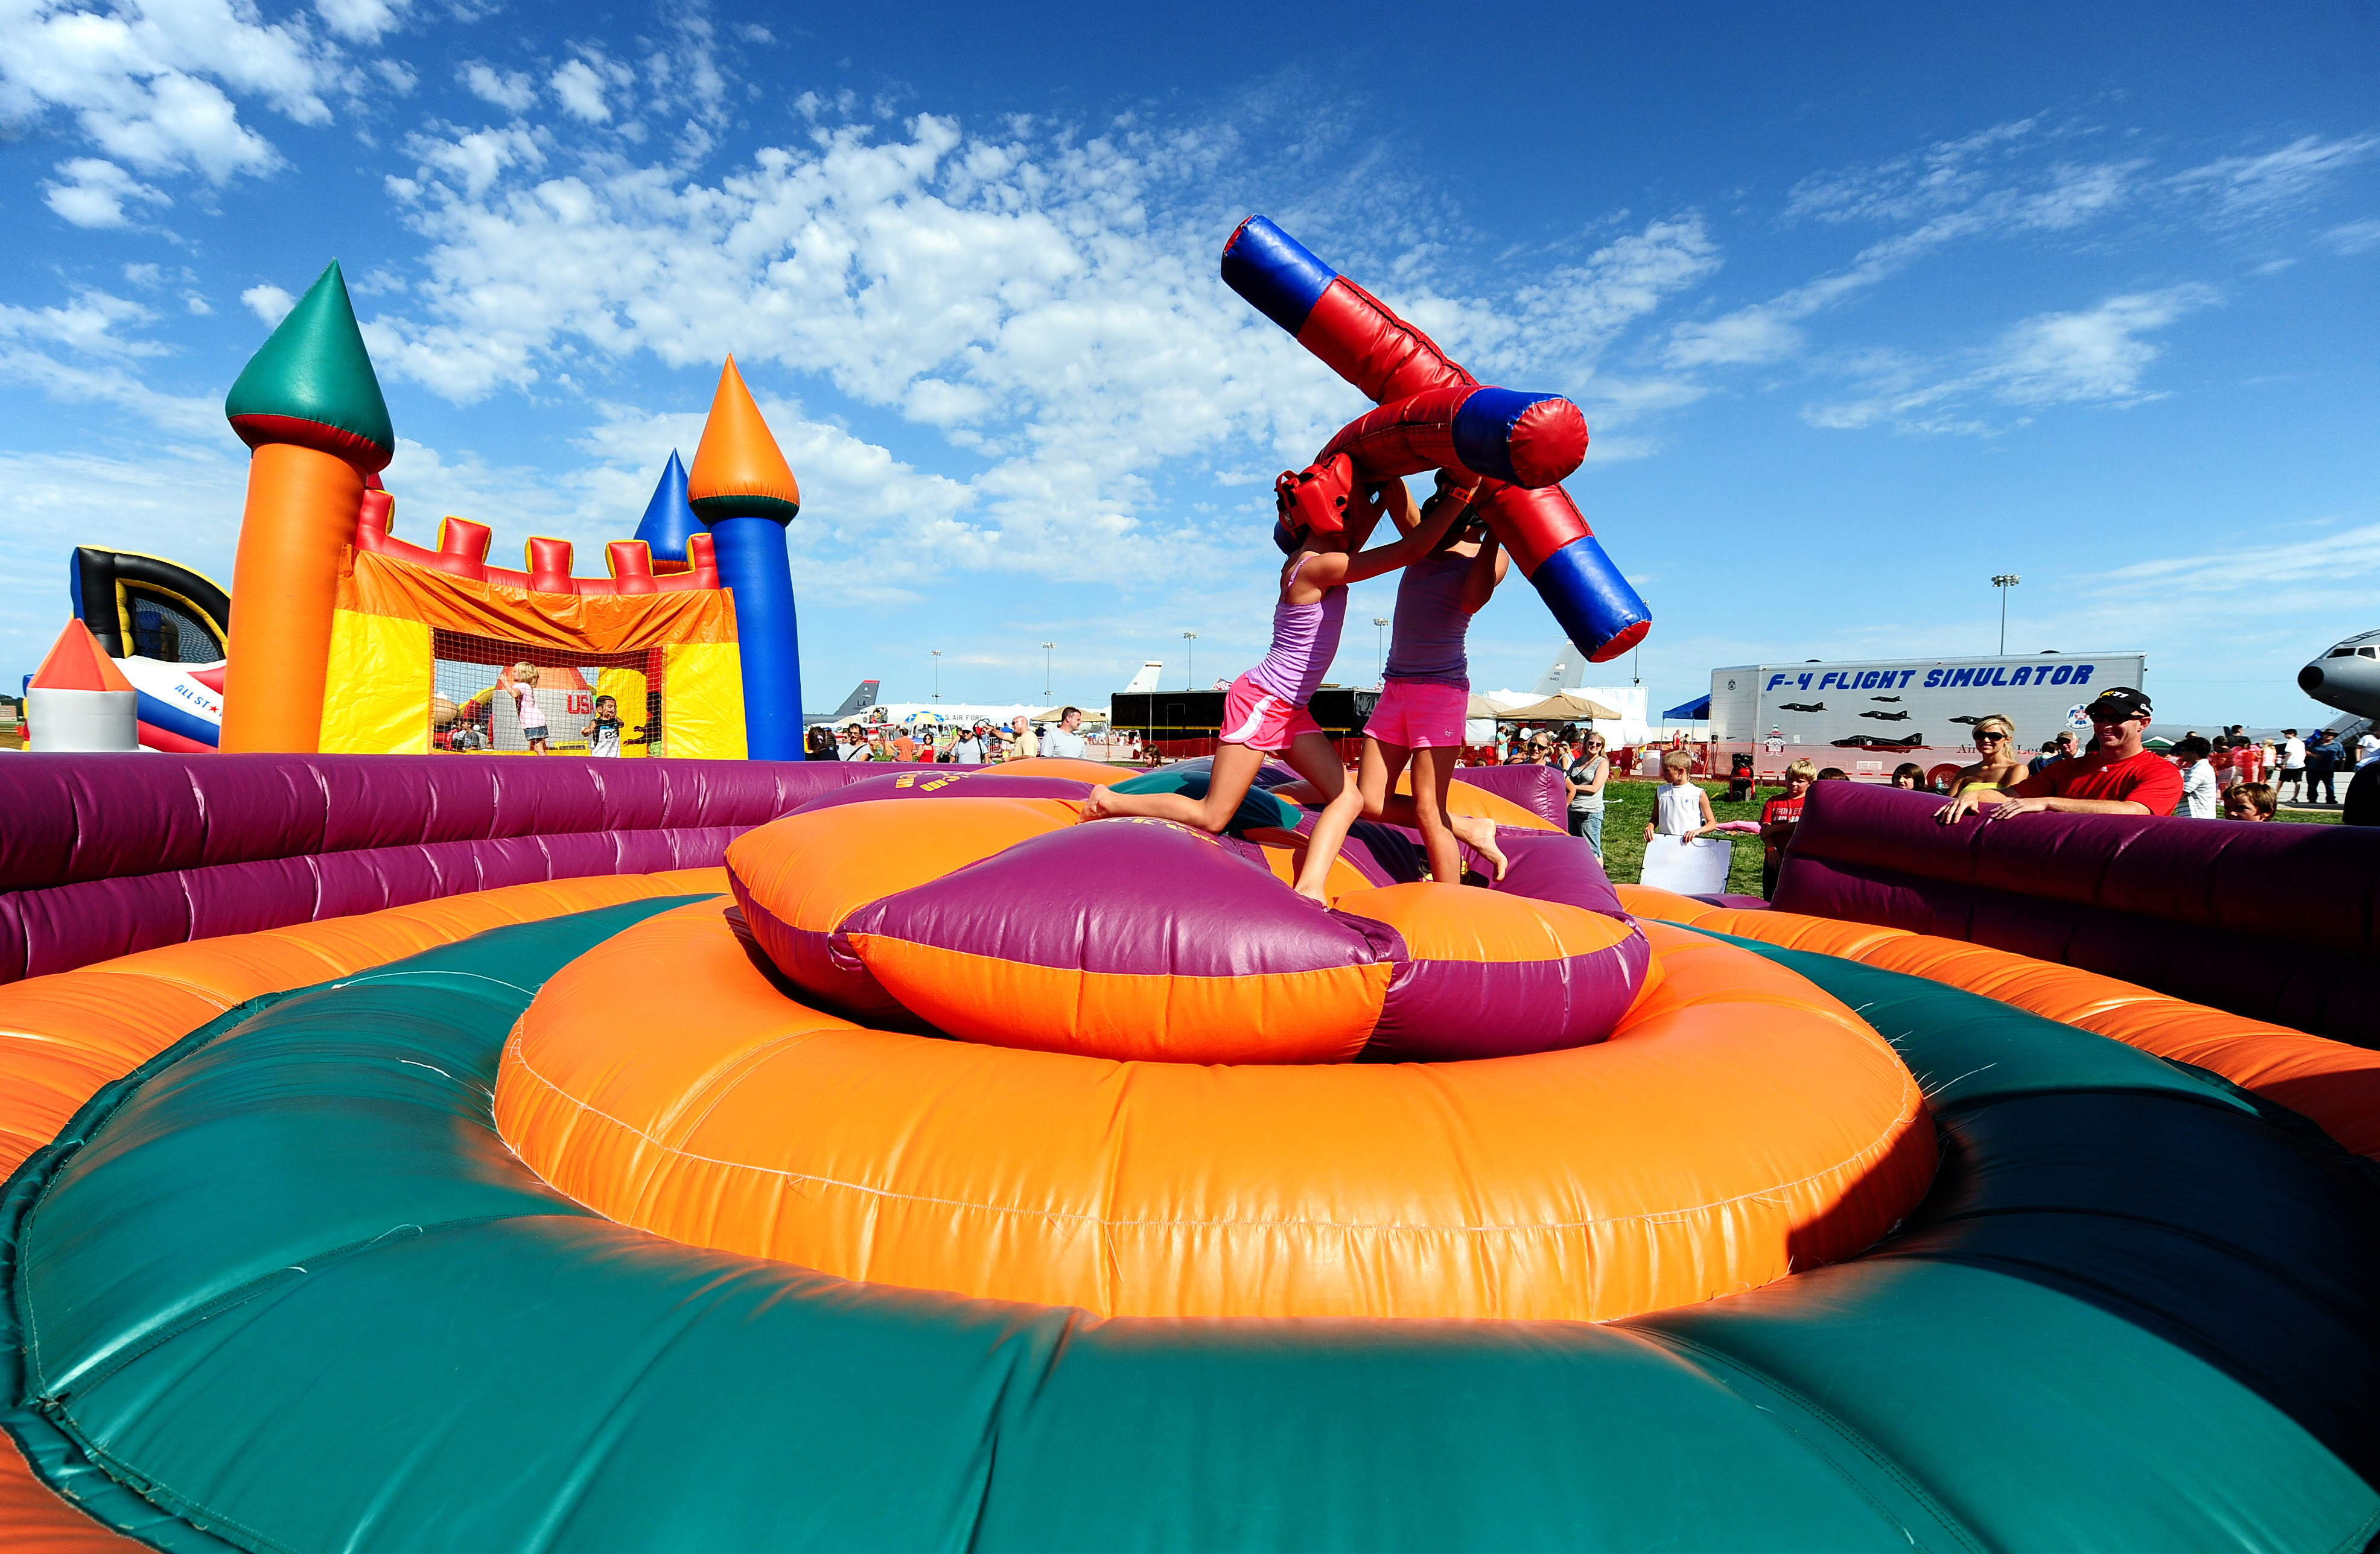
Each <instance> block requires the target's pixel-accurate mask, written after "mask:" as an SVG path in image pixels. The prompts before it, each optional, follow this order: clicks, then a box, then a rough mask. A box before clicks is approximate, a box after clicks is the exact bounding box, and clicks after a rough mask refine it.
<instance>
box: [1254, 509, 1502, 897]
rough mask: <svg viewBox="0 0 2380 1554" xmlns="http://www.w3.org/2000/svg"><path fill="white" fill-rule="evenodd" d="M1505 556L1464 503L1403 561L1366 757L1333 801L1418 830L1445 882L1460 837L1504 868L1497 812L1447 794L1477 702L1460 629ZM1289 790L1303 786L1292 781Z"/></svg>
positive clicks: (1466, 626)
mask: <svg viewBox="0 0 2380 1554" xmlns="http://www.w3.org/2000/svg"><path fill="white" fill-rule="evenodd" d="M1440 480H1444V477H1443V476H1441V477H1440ZM1507 565H1508V562H1507V559H1506V557H1505V555H1504V552H1503V548H1502V547H1501V546H1500V545H1499V544H1498V543H1497V542H1496V540H1495V539H1494V538H1493V537H1492V536H1491V535H1489V534H1488V530H1487V527H1486V526H1485V525H1484V524H1481V523H1478V522H1475V521H1474V519H1473V518H1472V516H1471V515H1470V514H1469V512H1468V511H1467V510H1466V511H1465V513H1464V514H1463V516H1462V518H1461V519H1460V520H1459V521H1457V522H1456V523H1455V524H1453V525H1452V526H1451V527H1450V528H1449V529H1448V530H1447V534H1446V538H1445V539H1444V540H1442V541H1441V542H1440V543H1439V546H1438V547H1437V549H1435V550H1433V551H1431V552H1429V553H1428V554H1427V555H1425V556H1422V557H1420V558H1419V559H1417V560H1415V562H1414V563H1413V564H1412V565H1409V566H1407V567H1406V568H1405V574H1404V576H1403V577H1401V578H1399V579H1398V581H1397V608H1396V624H1395V627H1394V630H1393V632H1392V634H1391V635H1390V638H1389V661H1388V662H1387V664H1386V665H1384V666H1383V668H1382V672H1381V679H1380V701H1379V705H1378V707H1376V708H1374V709H1373V710H1372V716H1371V721H1370V722H1367V723H1366V724H1365V726H1364V759H1363V764H1362V765H1361V766H1360V767H1359V768H1358V769H1357V771H1356V776H1355V785H1354V787H1353V788H1349V789H1347V790H1346V791H1345V793H1344V794H1343V795H1342V796H1340V797H1338V798H1335V799H1333V800H1331V801H1330V803H1331V805H1332V806H1335V807H1342V808H1343V809H1345V810H1346V812H1347V813H1346V819H1345V822H1344V824H1345V825H1353V824H1354V819H1355V817H1356V816H1357V815H1358V814H1360V815H1361V816H1362V817H1363V818H1364V819H1367V820H1386V821H1387V822H1388V823H1389V824H1390V825H1398V826H1409V827H1411V828H1413V829H1414V830H1415V831H1417V832H1421V840H1422V847H1423V849H1424V851H1425V852H1427V854H1428V856H1429V874H1430V878H1431V879H1433V880H1443V881H1445V882H1446V883H1448V884H1452V883H1454V882H1456V881H1457V880H1461V879H1462V878H1463V854H1462V851H1461V849H1460V848H1458V847H1457V846H1456V845H1455V844H1456V842H1457V841H1458V840H1460V841H1463V842H1467V843H1469V844H1471V845H1472V846H1473V847H1474V848H1475V849H1477V850H1478V852H1479V853H1480V855H1481V856H1484V857H1485V858H1487V860H1488V864H1489V866H1490V867H1491V868H1494V869H1495V871H1496V878H1498V879H1499V880H1500V879H1502V878H1503V877H1504V855H1503V853H1502V851H1501V850H1500V849H1499V848H1498V847H1497V845H1496V822H1495V821H1493V820H1490V819H1486V818H1484V817H1480V816H1466V815H1449V814H1448V813H1447V812H1446V800H1447V792H1448V790H1449V788H1450V787H1451V785H1452V784H1453V782H1454V762H1455V758H1456V757H1457V756H1459V755H1460V754H1461V753H1462V750H1463V714H1464V713H1465V711H1466V710H1468V709H1469V707H1470V705H1471V663H1470V659H1469V657H1468V655H1467V654H1466V652H1465V650H1464V647H1463V638H1464V637H1465V636H1466V635H1467V634H1468V633H1469V632H1470V630H1471V617H1472V616H1474V615H1475V614H1477V613H1479V612H1480V611H1481V610H1483V609H1485V608H1486V607H1487V604H1488V598H1489V597H1490V596H1491V595H1493V594H1494V593H1495V591H1496V585H1497V584H1499V583H1500V582H1502V581H1503V580H1504V572H1505V568H1506V566H1507ZM1408 760H1410V761H1411V762H1412V764H1413V794H1412V795H1411V796H1410V797H1408V796H1407V795H1403V794H1401V793H1398V792H1396V791H1395V785H1396V781H1397V777H1398V774H1399V773H1401V772H1403V771H1404V769H1405V765H1406V762H1407V761H1408ZM1284 796H1297V795H1294V794H1293V793H1289V792H1286V791H1285V792H1284ZM1323 814H1324V819H1323V821H1322V822H1321V823H1318V824H1317V825H1316V827H1315V833H1316V834H1317V835H1320V834H1321V832H1322V827H1323V825H1324V824H1328V823H1330V819H1331V816H1330V807H1326V808H1325V809H1324V812H1323ZM1342 834H1343V826H1342Z"/></svg>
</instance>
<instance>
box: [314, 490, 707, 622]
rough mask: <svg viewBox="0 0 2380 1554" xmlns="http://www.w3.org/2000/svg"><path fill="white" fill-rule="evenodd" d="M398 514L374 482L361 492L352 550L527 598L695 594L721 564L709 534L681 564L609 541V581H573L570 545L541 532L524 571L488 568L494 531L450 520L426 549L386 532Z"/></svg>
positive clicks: (690, 544) (640, 544) (635, 544)
mask: <svg viewBox="0 0 2380 1554" xmlns="http://www.w3.org/2000/svg"><path fill="white" fill-rule="evenodd" d="M395 509H396V502H395V498H393V497H391V496H390V495H389V493H388V492H385V491H382V490H380V489H378V487H377V485H376V484H375V485H374V486H373V487H372V488H370V489H367V490H366V491H365V492H364V496H363V502H362V503H361V504H360V505H359V506H358V509H357V512H356V549H357V550H358V551H369V552H371V553H372V554H374V555H381V556H387V557H389V558H390V559H392V560H395V561H403V562H409V563H411V564H412V565H416V566H427V567H431V568H432V569H434V570H436V571H440V572H445V573H450V574H452V575H453V576H455V577H468V578H470V579H471V580H472V581H474V582H480V583H494V584H496V585H498V586H499V587H503V588H512V589H526V590H528V591H529V592H532V593H568V594H577V595H579V596H580V597H582V598H596V597H605V596H611V595H619V594H646V593H684V592H686V591H688V590H690V589H715V588H717V587H719V563H718V559H717V557H716V555H715V554H714V553H713V552H712V550H711V543H710V535H708V534H696V535H691V536H689V537H688V538H687V540H686V563H685V564H683V565H679V564H674V563H667V562H664V563H662V564H660V565H655V563H654V561H653V559H652V552H651V551H650V549H649V548H648V547H647V546H646V544H645V542H644V541H643V540H612V541H610V542H608V543H607V544H605V545H604V547H603V560H604V564H605V565H606V566H607V567H608V568H609V570H610V573H611V576H609V577H572V576H571V573H570V568H571V564H572V551H573V547H572V545H571V543H570V541H569V540H553V539H548V538H546V537H545V536H543V535H531V536H530V537H529V540H528V544H527V545H526V546H524V547H523V550H524V552H525V553H524V554H523V557H522V559H523V561H525V562H526V563H527V564H528V568H527V570H525V571H515V570H514V569H513V568H511V567H508V566H491V565H488V546H489V544H490V543H491V542H492V540H494V538H495V531H494V530H493V529H492V528H489V527H488V526H487V525H486V524H479V523H473V522H472V521H471V520H470V519H468V518H457V517H451V516H450V517H448V518H445V519H443V521H441V522H440V524H439V526H438V548H437V549H436V550H434V551H431V550H424V549H423V548H422V547H421V546H419V545H416V544H413V543H411V542H410V541H408V540H399V539H398V538H396V536H395V535H394V534H392V533H391V532H389V531H390V529H391V528H392V527H393V526H392V522H391V520H392V518H393V517H394V516H395Z"/></svg>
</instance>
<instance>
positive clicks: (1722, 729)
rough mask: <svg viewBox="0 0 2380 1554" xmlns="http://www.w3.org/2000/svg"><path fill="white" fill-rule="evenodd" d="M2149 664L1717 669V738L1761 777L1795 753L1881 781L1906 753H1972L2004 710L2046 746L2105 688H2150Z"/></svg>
mask: <svg viewBox="0 0 2380 1554" xmlns="http://www.w3.org/2000/svg"><path fill="white" fill-rule="evenodd" d="M2147 663H2148V661H2147V659H2146V658H2145V657H2144V656H2143V655H2142V654H2140V653H2038V654H2034V655H2032V656H2030V657H2025V658H1991V657H1984V658H1939V659H1870V660H1864V661H1862V662H1851V663H1820V662H1811V663H1759V664H1742V665H1738V666H1737V667H1735V668H1732V669H1715V670H1713V671H1711V701H1710V720H1711V739H1712V741H1713V743H1714V744H1716V745H1717V746H1718V747H1720V748H1721V749H1722V750H1726V749H1730V748H1731V749H1739V750H1740V749H1745V748H1750V749H1752V750H1753V751H1754V752H1755V764H1756V766H1757V769H1758V771H1759V772H1760V774H1761V776H1762V778H1763V780H1767V779H1768V777H1769V774H1770V773H1771V771H1782V770H1783V767H1784V765H1785V762H1786V761H1787V760H1790V759H1794V757H1796V756H1807V757H1809V758H1810V759H1813V760H1815V761H1816V762H1817V763H1818V764H1819V765H1820V766H1822V767H1823V766H1828V765H1833V766H1840V767H1841V768H1842V769H1843V770H1844V771H1850V772H1852V775H1854V776H1856V777H1865V778H1868V779H1870V780H1875V779H1876V778H1878V777H1879V776H1880V775H1881V774H1883V773H1887V772H1889V771H1891V770H1892V768H1893V767H1895V766H1897V765H1899V764H1900V762H1902V761H1904V760H1907V761H1915V762H1916V763H1917V764H1918V765H1920V766H1924V767H1926V768H1927V769H1928V770H1931V769H1932V768H1933V767H1934V766H1937V765H1939V764H1942V763H1943V762H1945V761H1949V760H1952V759H1957V760H1960V761H1961V762H1963V761H1969V760H1973V759H1974V738H1973V735H1974V727H1975V720H1976V719H1978V718H1985V717H1989V716H1990V715H1991V714H1993V713H1995V712H1998V713H1999V714H2001V715H2002V716H2004V717H2007V718H2009V719H2010V720H2012V721H2013V722H2015V724H2016V736H2017V740H2018V742H2019V743H2020V744H2021V745H2022V746H2023V747H2025V748H2026V749H2028V750H2034V749H2038V748H2039V747H2041V744H2042V742H2043V741H2044V740H2046V739H2054V738H2056V737H2057V736H2058V731H2059V730H2060V729H2063V728H2069V727H2073V728H2078V729H2080V728H2083V727H2087V726H2088V722H2087V720H2085V719H2084V718H2083V706H2084V704H2086V703H2087V702H2089V701H2090V699H2091V698H2093V697H2095V696H2096V695H2098V694H2099V693H2100V692H2101V691H2103V690H2105V689H2107V687H2108V686H2136V687H2138V688H2140V689H2142V690H2147V689H2148V686H2147V685H2146V684H2145V676H2146V674H2147ZM1722 770H1724V768H1723V767H1722Z"/></svg>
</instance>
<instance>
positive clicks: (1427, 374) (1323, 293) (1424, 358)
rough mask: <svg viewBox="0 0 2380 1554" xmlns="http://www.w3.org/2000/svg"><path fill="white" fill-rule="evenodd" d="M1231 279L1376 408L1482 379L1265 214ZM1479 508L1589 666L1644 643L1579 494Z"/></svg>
mask: <svg viewBox="0 0 2380 1554" xmlns="http://www.w3.org/2000/svg"><path fill="white" fill-rule="evenodd" d="M1223 280H1224V282H1225V283H1226V284H1227V285H1230V286H1231V288H1232V289H1233V291H1236V292H1238V293H1239V294H1240V296H1241V297H1245V299H1246V300H1247V302H1248V303H1249V305H1250V306H1252V307H1254V308H1255V309H1256V310H1257V311H1258V312H1260V313H1262V314H1264V315H1265V317H1267V318H1269V319H1270V320H1272V322H1275V323H1277V324H1279V325H1281V328H1283V329H1285V330H1287V331H1289V333H1290V334H1292V335H1293V337H1295V339H1296V341H1297V343H1298V344H1299V345H1301V346H1305V348H1306V349H1307V350H1309V351H1312V352H1313V353H1314V354H1315V355H1316V356H1318V357H1319V358H1321V359H1322V361H1323V362H1324V364H1325V365H1327V366H1328V367H1330V370H1332V371H1334V372H1336V373H1338V374H1339V375H1340V376H1341V377H1342V378H1344V379H1346V380H1347V381H1348V382H1350V383H1353V384H1354V385H1355V387H1356V388H1358V389H1360V390H1362V391H1363V392H1364V393H1365V394H1366V395H1368V396H1369V397H1370V398H1371V399H1372V400H1373V401H1374V402H1375V403H1376V404H1381V405H1386V404H1390V403H1391V402H1394V401H1398V400H1404V399H1409V398H1411V397H1412V396H1414V395H1420V394H1425V393H1427V392H1428V391H1431V390H1438V389H1463V388H1475V387H1476V386H1478V382H1479V380H1478V379H1476V378H1475V377H1473V376H1472V375H1471V374H1470V373H1469V372H1468V371H1465V370H1463V366H1462V364H1461V363H1459V362H1457V361H1455V360H1454V358H1451V357H1450V356H1448V355H1447V354H1446V353H1445V352H1444V351H1443V350H1441V349H1439V346H1438V343H1437V342H1436V341H1434V340H1432V339H1431V338H1430V337H1429V336H1428V335H1427V334H1423V333H1422V332H1421V331H1420V330H1418V329H1415V327H1414V326H1413V325H1412V324H1409V323H1407V322H1405V321H1404V320H1403V319H1401V318H1399V317H1397V315H1396V314H1395V313H1394V312H1392V311H1390V309H1389V307H1388V305H1387V304H1385V303H1383V302H1382V301H1380V299H1379V298H1378V297H1374V296H1373V295H1372V294H1371V293H1370V292H1367V291H1366V290H1365V289H1364V288H1363V287H1362V286H1359V285H1356V284H1355V283H1354V282H1353V281H1351V280H1349V279H1347V277H1346V276H1344V275H1342V274H1340V273H1338V272H1337V271H1335V270H1333V269H1331V268H1330V266H1329V265H1327V264H1325V263H1323V262H1322V261H1320V260H1318V259H1317V258H1315V257H1314V255H1313V254H1312V253H1310V252H1308V251H1307V250H1306V249H1305V247H1304V245H1302V244H1300V243H1299V242H1298V241H1297V239H1296V238H1294V237H1291V236H1290V235H1289V234H1288V233H1286V232H1283V231H1282V230H1281V228H1280V227H1278V226H1276V225H1273V224H1272V222H1271V221H1269V220H1268V219H1267V218H1265V217H1263V216H1250V217H1249V218H1248V219H1247V220H1246V221H1245V222H1242V223H1241V224H1240V227H1239V230H1238V231H1236V232H1234V233H1233V234H1232V237H1231V241H1230V242H1228V243H1225V244H1224V245H1223ZM1350 430H1351V431H1352V430H1353V429H1352V428H1351V429H1350ZM1479 508H1480V511H1481V512H1482V513H1483V514H1484V515H1485V516H1486V517H1487V519H1488V527H1489V528H1492V529H1493V530H1494V531H1495V534H1496V538H1497V539H1498V540H1500V541H1501V542H1502V544H1503V546H1504V548H1505V550H1507V551H1509V552H1512V561H1513V563H1514V565H1517V566H1519V567H1520V569H1521V575H1522V576H1523V577H1526V578H1528V580H1529V582H1530V584H1531V585H1532V586H1534V587H1535V588H1536V590H1537V595H1538V597H1539V598H1541V599H1543V600H1544V601H1546V607H1547V608H1548V609H1549V610H1551V611H1552V612H1553V615H1554V619H1555V620H1556V621H1557V622H1559V623H1560V625H1561V628H1562V631H1563V632H1564V633H1565V634H1566V635H1567V636H1568V637H1570V639H1571V641H1573V643H1575V644H1577V646H1578V650H1579V651H1580V652H1582V653H1585V655H1586V656H1587V659H1588V660H1589V661H1590V662H1595V663H1604V662H1609V661H1610V660H1612V659H1616V658H1618V657H1619V656H1620V655H1621V654H1622V653H1624V652H1626V651H1627V650H1629V649H1631V648H1633V647H1634V646H1635V645H1636V644H1637V643H1638V642H1639V641H1641V640H1643V638H1644V636H1645V632H1646V631H1648V630H1649V629H1651V627H1652V625H1653V613H1652V612H1651V610H1649V609H1647V608H1646V607H1645V601H1644V600H1643V599H1642V598H1640V597H1639V596H1638V594H1637V592H1636V590H1635V589H1634V588H1633V587H1632V586H1631V585H1630V584H1629V582H1628V579H1627V578H1625V577H1621V574H1620V569H1619V568H1618V567H1617V566H1614V565H1612V564H1611V558H1610V557H1609V556H1608V555H1606V554H1605V553H1604V551H1603V547H1602V545H1601V544H1599V543H1598V542H1597V540H1596V538H1595V535H1594V533H1593V532H1592V531H1591V530H1589V529H1588V528H1587V527H1586V519H1585V517H1584V516H1581V515H1580V513H1579V510H1578V504H1576V503H1574V502H1573V501H1572V500H1571V499H1570V493H1569V492H1565V491H1564V490H1562V488H1561V487H1560V486H1559V485H1548V486H1546V487H1544V488H1542V489H1539V490H1534V491H1531V490H1524V489H1523V488H1522V487H1521V486H1518V485H1500V486H1499V487H1497V488H1496V489H1495V490H1494V491H1493V492H1491V494H1489V495H1488V496H1486V497H1483V498H1482V499H1481V501H1480V503H1479Z"/></svg>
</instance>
